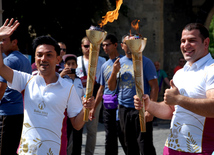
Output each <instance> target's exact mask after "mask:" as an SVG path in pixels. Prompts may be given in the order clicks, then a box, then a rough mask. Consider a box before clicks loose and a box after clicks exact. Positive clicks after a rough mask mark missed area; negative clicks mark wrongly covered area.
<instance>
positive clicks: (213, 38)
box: [209, 16, 214, 57]
mask: <svg viewBox="0 0 214 155" xmlns="http://www.w3.org/2000/svg"><path fill="white" fill-rule="evenodd" d="M209 33H210V46H209V51H210V53H211V55H212V56H213V57H214V16H213V18H212V21H211V23H210V27H209Z"/></svg>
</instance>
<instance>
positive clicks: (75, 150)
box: [67, 118, 83, 155]
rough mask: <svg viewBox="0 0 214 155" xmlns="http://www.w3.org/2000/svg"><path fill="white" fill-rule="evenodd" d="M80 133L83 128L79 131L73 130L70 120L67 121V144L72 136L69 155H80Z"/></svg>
mask: <svg viewBox="0 0 214 155" xmlns="http://www.w3.org/2000/svg"><path fill="white" fill-rule="evenodd" d="M82 133H83V128H82V129H80V130H76V129H74V128H73V126H72V124H71V121H70V119H69V118H68V119H67V139H68V142H69V139H70V136H72V138H71V140H73V147H72V153H71V155H81V151H82Z"/></svg>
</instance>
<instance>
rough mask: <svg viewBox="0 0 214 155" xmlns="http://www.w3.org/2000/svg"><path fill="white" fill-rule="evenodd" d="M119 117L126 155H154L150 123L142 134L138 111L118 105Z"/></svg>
mask: <svg viewBox="0 0 214 155" xmlns="http://www.w3.org/2000/svg"><path fill="white" fill-rule="evenodd" d="M119 117H120V124H121V129H122V131H123V133H124V139H125V145H126V147H127V155H140V154H141V155H156V152H155V148H154V145H153V134H152V131H153V126H152V122H148V123H146V132H145V133H142V132H141V131H140V123H139V112H138V110H136V109H134V108H126V107H124V106H122V105H120V106H119Z"/></svg>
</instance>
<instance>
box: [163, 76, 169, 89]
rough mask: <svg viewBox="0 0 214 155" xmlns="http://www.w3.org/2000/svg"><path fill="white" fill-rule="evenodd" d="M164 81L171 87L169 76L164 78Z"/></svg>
mask: <svg viewBox="0 0 214 155" xmlns="http://www.w3.org/2000/svg"><path fill="white" fill-rule="evenodd" d="M164 82H165V83H166V84H167V86H168V87H170V83H169V79H168V78H167V77H166V78H164Z"/></svg>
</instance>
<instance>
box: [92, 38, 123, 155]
mask: <svg viewBox="0 0 214 155" xmlns="http://www.w3.org/2000/svg"><path fill="white" fill-rule="evenodd" d="M117 44H118V40H117V38H116V37H115V36H114V35H112V34H108V35H107V36H106V38H105V40H104V41H103V43H102V46H103V49H104V51H105V53H106V54H108V56H109V58H110V59H109V60H108V61H106V62H105V63H104V64H103V65H102V67H101V74H100V78H99V81H100V88H99V90H98V92H97V96H96V99H95V108H94V109H95V110H94V111H96V107H97V106H98V105H99V104H100V103H101V101H102V98H103V100H104V101H103V103H104V107H103V118H104V119H103V120H104V121H103V122H104V126H105V132H106V138H105V155H117V154H118V139H117V137H118V138H119V140H120V143H121V145H122V147H123V149H124V152H126V151H125V144H124V137H123V135H122V134H121V129H120V124H119V121H117V120H116V112H117V104H118V100H117V93H118V92H116V91H110V90H109V89H108V79H109V77H110V75H111V72H112V69H113V64H114V61H115V60H116V59H117V58H121V57H122V55H120V54H119V53H118V51H117Z"/></svg>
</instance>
